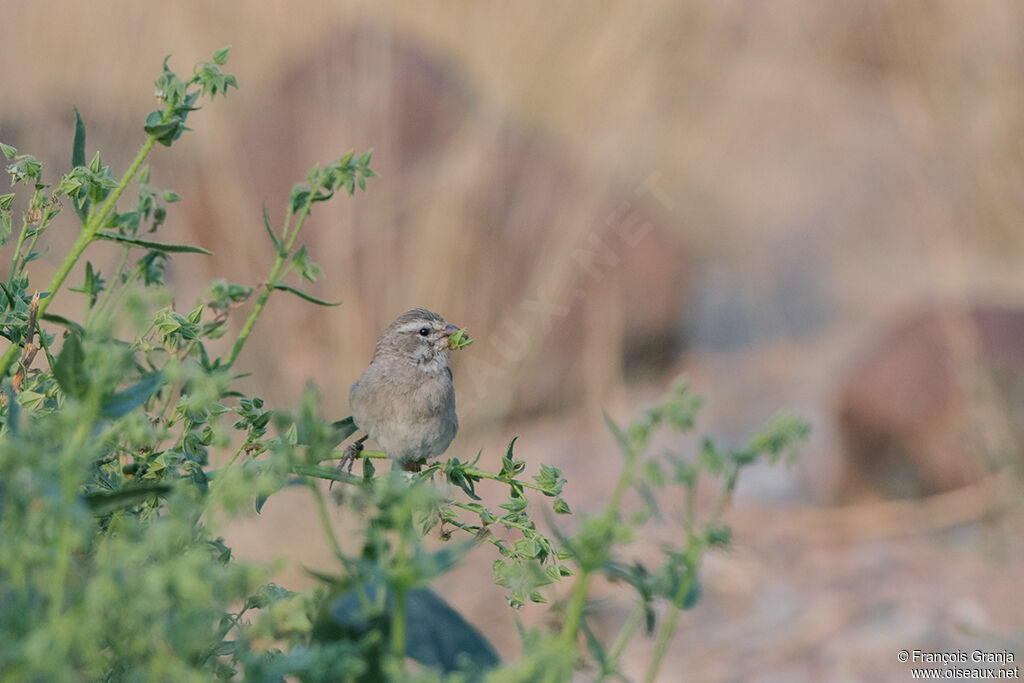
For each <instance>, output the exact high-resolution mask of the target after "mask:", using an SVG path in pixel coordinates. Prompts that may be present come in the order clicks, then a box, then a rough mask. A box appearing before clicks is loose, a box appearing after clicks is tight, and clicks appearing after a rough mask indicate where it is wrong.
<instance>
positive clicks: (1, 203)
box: [0, 192, 14, 211]
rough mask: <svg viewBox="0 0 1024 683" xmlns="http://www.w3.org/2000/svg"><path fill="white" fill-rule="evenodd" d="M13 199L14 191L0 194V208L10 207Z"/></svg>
mask: <svg viewBox="0 0 1024 683" xmlns="http://www.w3.org/2000/svg"><path fill="white" fill-rule="evenodd" d="M12 201H14V193H13V192H11V193H10V194H0V210H4V211H6V210H7V209H10V208H11V202H12Z"/></svg>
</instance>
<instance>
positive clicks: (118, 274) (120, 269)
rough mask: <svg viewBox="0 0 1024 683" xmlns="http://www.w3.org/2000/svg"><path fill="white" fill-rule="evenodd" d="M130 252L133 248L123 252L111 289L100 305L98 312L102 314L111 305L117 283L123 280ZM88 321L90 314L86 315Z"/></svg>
mask: <svg viewBox="0 0 1024 683" xmlns="http://www.w3.org/2000/svg"><path fill="white" fill-rule="evenodd" d="M130 250H131V247H125V248H124V249H122V250H121V260H120V261H118V262H117V268H116V269H115V270H114V277H112V278H110V287H108V288H107V291H106V293H105V294H104V295H103V298H102V299H101V300H100V305H99V307H98V308H97V309H96V310H97V312H102V311H103V309H105V308H106V307H107V304H108V303H110V298H111V296H113V294H114V290H115V289H117V281H118V280H119V279H121V273H122V272H123V271H124V265H125V263H126V262H127V261H128V252H129V251H130ZM125 284H127V283H125ZM86 320H88V313H87V314H86Z"/></svg>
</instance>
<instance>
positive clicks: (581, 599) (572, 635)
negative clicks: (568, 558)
mask: <svg viewBox="0 0 1024 683" xmlns="http://www.w3.org/2000/svg"><path fill="white" fill-rule="evenodd" d="M642 450H643V449H642V447H639V446H637V445H635V444H634V445H632V446H630V449H629V452H628V453H626V463H625V465H624V466H623V468H622V474H621V475H619V480H618V482H616V484H615V490H614V491H612V495H611V498H609V499H608V505H607V507H605V510H604V522H605V525H606V526H608V527H609V528H610V525H611V524H612V522H614V521H615V517H616V516H618V514H619V508H620V507H621V506H622V497H623V496H625V495H626V491H627V490H628V489H629V487H630V486H631V485H632V483H633V478H634V474H633V470H634V469H635V468H636V463H637V460H639V459H640V455H641V453H642ZM591 573H592V572H591V571H590V570H585V569H583V568H582V567H581V568H580V576H579V578H578V579H577V580H576V585H575V586H574V587H573V593H572V599H571V601H570V602H569V610H568V611H567V612H566V615H565V625H564V626H563V627H562V639H563V640H565V641H566V642H567V643H570V644H573V645H575V643H576V635H577V634H578V633H579V628H580V622H581V621H582V619H583V608H584V606H585V605H586V600H587V590H588V588H589V587H590V575H591Z"/></svg>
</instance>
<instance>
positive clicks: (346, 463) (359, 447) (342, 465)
mask: <svg viewBox="0 0 1024 683" xmlns="http://www.w3.org/2000/svg"><path fill="white" fill-rule="evenodd" d="M367 438H369V437H366V436H364V437H362V438H360V439H356V440H355V441H353V442H352V443H350V444H349V445H348V446H346V447H345V450H344V452H343V453H342V454H341V458H340V459H339V460H338V471H339V472H341V471H342V470H344V471H345V472H346V473H347V474H352V466H353V465H355V463H356V460H358V459H359V454H360V453H362V452H363V442H364V441H366V439H367ZM333 487H334V482H333V481H332V482H331V484H330V486H328V487H327V489H328V490H330V489H331V488H333Z"/></svg>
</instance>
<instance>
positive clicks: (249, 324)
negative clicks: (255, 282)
mask: <svg viewBox="0 0 1024 683" xmlns="http://www.w3.org/2000/svg"><path fill="white" fill-rule="evenodd" d="M321 186H322V182H321V183H317V185H316V186H315V187H312V188H310V191H309V197H308V198H307V199H306V203H305V204H303V205H302V208H301V209H300V210H299V213H298V218H297V219H296V221H295V229H294V230H292V235H291V237H289V238H287V242H286V243H285V244H284V246H283V248H282V249H281V250H280V251H278V252H277V256H276V258H275V259H274V265H273V266H271V268H270V275H269V277H268V278H267V284H266V285H265V286H264V287H263V291H262V292H260V296H259V298H258V299H257V300H256V305H255V306H254V307H253V309H252V313H250V314H249V317H248V319H246V321H245V324H244V325H242V331H241V332H239V333H238V339H236V340H235V345H234V346H233V347H231V355H229V356H228V360H227V365H228V366H229V367H230V366H231V365H234V363H235V361H236V360H237V359H238V355H239V354H240V353H242V347H243V346H245V342H246V340H247V339H248V338H249V335H250V334H252V330H253V328H254V327H255V326H256V320H257V319H258V318H259V317H260V314H261V313H263V309H264V308H265V307H266V305H267V299H269V298H270V293H271V292H272V291H273V290H272V289H271V288H270V285H271V284H272V283H274V282H277V280H278V277H279V276H280V274H281V268H283V267H284V264H285V263H286V262H287V260H288V256H289V255H290V254H291V252H292V248H293V247H294V246H295V239H296V238H297V237H298V236H299V231H300V230H302V226H303V225H304V224H305V222H306V218H307V217H308V216H309V211H310V209H311V208H312V206H313V197H315V196H316V194H317V192H319V191H320V188H321ZM291 218H292V214H291V212H289V213H288V217H287V218H286V219H285V223H284V230H283V231H282V233H281V239H282V240H284V239H285V236H286V235H287V234H288V226H289V225H290V224H291Z"/></svg>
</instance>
